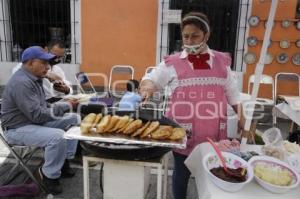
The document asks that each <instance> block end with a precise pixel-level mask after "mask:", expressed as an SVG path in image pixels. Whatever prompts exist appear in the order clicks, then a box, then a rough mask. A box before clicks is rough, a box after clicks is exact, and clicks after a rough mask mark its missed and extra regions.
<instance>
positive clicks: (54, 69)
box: [12, 63, 73, 99]
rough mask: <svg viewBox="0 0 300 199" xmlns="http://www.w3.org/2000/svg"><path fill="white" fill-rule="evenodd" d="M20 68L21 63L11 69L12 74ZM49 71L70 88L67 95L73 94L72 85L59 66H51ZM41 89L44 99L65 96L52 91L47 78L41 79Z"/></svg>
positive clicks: (51, 84) (51, 85)
mask: <svg viewBox="0 0 300 199" xmlns="http://www.w3.org/2000/svg"><path fill="white" fill-rule="evenodd" d="M21 67H22V63H19V64H17V65H16V66H15V67H14V68H13V69H12V74H14V73H15V72H17V71H18V70H19V69H20V68H21ZM49 71H50V72H52V73H55V74H56V75H58V76H59V77H60V78H61V79H62V81H63V82H64V83H65V84H66V85H67V86H68V87H69V88H70V92H69V93H68V94H72V93H73V89H72V84H71V82H69V81H68V80H67V79H66V75H65V72H64V71H63V69H62V68H61V67H60V66H59V65H53V66H52V67H51V69H50V70H49ZM43 88H44V91H45V95H46V99H50V98H52V97H62V96H64V95H65V94H64V93H62V92H58V91H56V90H54V89H53V83H51V82H50V81H49V80H48V79H47V78H43Z"/></svg>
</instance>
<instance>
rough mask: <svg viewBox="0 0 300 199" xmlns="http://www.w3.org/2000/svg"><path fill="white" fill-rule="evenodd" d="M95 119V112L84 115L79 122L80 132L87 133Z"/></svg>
mask: <svg viewBox="0 0 300 199" xmlns="http://www.w3.org/2000/svg"><path fill="white" fill-rule="evenodd" d="M95 119H96V114H95V113H90V114H88V115H87V116H85V118H83V120H82V121H81V124H80V130H81V133H83V134H86V133H89V131H90V129H91V128H92V127H93V125H94V121H95Z"/></svg>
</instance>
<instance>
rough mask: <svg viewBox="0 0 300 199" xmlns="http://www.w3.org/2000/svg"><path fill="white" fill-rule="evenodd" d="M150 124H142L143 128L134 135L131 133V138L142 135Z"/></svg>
mask: <svg viewBox="0 0 300 199" xmlns="http://www.w3.org/2000/svg"><path fill="white" fill-rule="evenodd" d="M150 124H151V122H150V121H148V122H147V123H146V124H144V126H142V127H141V128H139V129H138V130H137V131H136V132H135V133H133V134H132V135H131V137H136V136H138V135H140V134H142V133H143V132H144V131H145V130H146V128H148V126H149V125H150Z"/></svg>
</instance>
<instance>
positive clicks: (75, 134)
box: [64, 111, 187, 149]
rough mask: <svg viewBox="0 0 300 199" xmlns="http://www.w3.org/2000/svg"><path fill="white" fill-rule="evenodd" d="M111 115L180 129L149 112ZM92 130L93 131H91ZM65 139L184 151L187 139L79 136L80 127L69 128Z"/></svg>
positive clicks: (109, 135) (171, 122)
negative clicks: (157, 122)
mask: <svg viewBox="0 0 300 199" xmlns="http://www.w3.org/2000/svg"><path fill="white" fill-rule="evenodd" d="M109 114H113V115H120V116H122V115H130V116H131V117H133V118H139V119H141V120H143V121H144V122H145V121H153V120H157V121H159V122H160V124H161V125H170V126H173V127H180V126H179V124H177V123H176V122H175V121H173V120H170V119H168V118H166V117H164V116H161V115H156V114H152V112H149V111H136V112H128V111H116V112H114V113H109ZM92 130H93V129H92ZM64 137H65V138H66V139H76V140H86V141H98V142H105V143H114V144H123V145H124V144H125V145H146V146H159V147H169V148H178V149H185V148H186V142H187V137H185V138H183V139H182V140H180V141H172V140H154V139H149V138H148V139H140V138H131V137H129V136H127V135H122V134H113V133H107V134H106V133H103V134H98V133H91V134H85V135H84V134H81V131H80V127H79V126H75V127H72V128H70V129H69V130H68V131H67V132H66V133H65V135H64Z"/></svg>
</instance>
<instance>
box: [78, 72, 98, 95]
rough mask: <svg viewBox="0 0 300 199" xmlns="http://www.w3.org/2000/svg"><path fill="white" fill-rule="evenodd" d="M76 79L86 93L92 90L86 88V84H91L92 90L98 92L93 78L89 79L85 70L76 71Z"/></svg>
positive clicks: (81, 90) (82, 91)
mask: <svg viewBox="0 0 300 199" xmlns="http://www.w3.org/2000/svg"><path fill="white" fill-rule="evenodd" d="M75 79H76V82H77V86H78V87H79V89H80V92H81V93H84V94H86V93H90V92H91V91H90V90H85V89H84V87H87V86H84V85H85V84H89V85H88V87H90V88H91V89H92V92H93V93H97V92H96V90H95V88H94V86H93V84H92V82H91V80H90V79H89V77H88V76H87V74H86V73H84V72H79V73H76V75H75Z"/></svg>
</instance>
